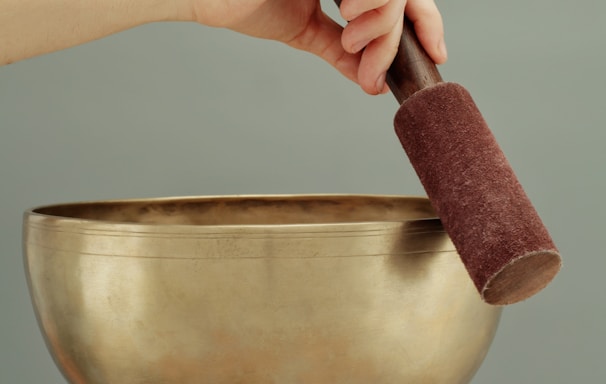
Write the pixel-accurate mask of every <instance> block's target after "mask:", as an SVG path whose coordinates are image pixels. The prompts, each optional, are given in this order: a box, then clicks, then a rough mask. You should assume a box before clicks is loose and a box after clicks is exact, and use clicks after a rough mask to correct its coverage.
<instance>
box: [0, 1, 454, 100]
mask: <svg viewBox="0 0 606 384" xmlns="http://www.w3.org/2000/svg"><path fill="white" fill-rule="evenodd" d="M340 10H341V16H342V17H343V18H344V19H345V20H347V21H348V23H347V24H346V27H345V29H343V27H341V26H340V25H339V24H337V23H336V22H335V21H333V20H332V19H330V18H329V17H328V16H326V15H325V14H324V12H323V11H322V9H321V7H320V2H319V0H0V65H4V64H10V63H12V62H16V61H19V60H23V59H26V58H29V57H33V56H37V55H41V54H44V53H48V52H53V51H57V50H61V49H65V48H69V47H72V46H75V45H79V44H83V43H86V42H88V41H92V40H96V39H100V38H102V37H105V36H108V35H111V34H113V33H117V32H120V31H123V30H126V29H130V28H133V27H136V26H139V25H143V24H147V23H152V22H159V21H189V22H197V23H200V24H204V25H207V26H212V27H221V28H227V29H231V30H233V31H236V32H240V33H243V34H246V35H250V36H254V37H258V38H264V39H271V40H276V41H280V42H283V43H285V44H287V45H289V46H291V47H293V48H297V49H301V50H304V51H307V52H310V53H313V54H315V55H317V56H319V57H321V58H322V59H324V60H325V61H327V62H328V63H329V64H330V65H332V66H333V67H335V68H336V69H337V70H338V71H339V72H341V73H342V74H343V75H344V76H346V77H347V78H349V79H351V80H353V81H355V82H357V83H358V84H359V85H360V86H361V87H362V89H363V90H364V91H365V92H367V93H369V94H379V93H384V92H386V91H387V87H386V86H385V72H386V71H387V68H388V67H389V65H390V64H391V62H392V61H393V58H394V56H395V54H396V50H397V45H398V41H399V39H400V36H401V35H402V21H403V17H404V14H406V17H407V18H409V19H410V20H411V21H412V22H413V23H414V25H415V30H416V32H417V35H418V37H419V40H420V41H421V43H422V45H423V47H424V48H425V50H426V51H427V53H428V54H429V56H430V57H431V58H432V59H433V60H434V61H435V62H436V63H437V64H441V63H444V62H445V61H446V58H447V54H446V48H445V44H444V37H443V36H444V30H443V24H442V18H441V16H440V13H439V11H438V9H437V7H436V5H435V3H434V1H433V0H343V1H342V3H341V7H340Z"/></svg>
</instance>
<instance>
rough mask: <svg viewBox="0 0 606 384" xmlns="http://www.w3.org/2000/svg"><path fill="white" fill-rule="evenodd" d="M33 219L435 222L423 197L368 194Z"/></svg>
mask: <svg viewBox="0 0 606 384" xmlns="http://www.w3.org/2000/svg"><path fill="white" fill-rule="evenodd" d="M32 213H33V214H38V215H48V216H56V217H63V218H75V219H85V220H94V221H111V222H122V223H140V224H177V225H296V224H326V223H353V222H402V221H410V220H419V219H428V218H435V217H436V215H435V213H434V211H433V209H432V208H431V205H430V204H429V202H428V200H427V199H425V198H422V197H404V196H368V195H347V196H340V195H309V196H294V195H285V196H216V197H183V198H167V199H141V200H121V201H103V202H83V203H71V204H59V205H52V206H46V207H40V208H36V209H33V210H32Z"/></svg>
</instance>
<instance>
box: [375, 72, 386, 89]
mask: <svg viewBox="0 0 606 384" xmlns="http://www.w3.org/2000/svg"><path fill="white" fill-rule="evenodd" d="M384 89H385V73H382V74H381V75H380V76H379V78H378V79H377V93H383V90H384Z"/></svg>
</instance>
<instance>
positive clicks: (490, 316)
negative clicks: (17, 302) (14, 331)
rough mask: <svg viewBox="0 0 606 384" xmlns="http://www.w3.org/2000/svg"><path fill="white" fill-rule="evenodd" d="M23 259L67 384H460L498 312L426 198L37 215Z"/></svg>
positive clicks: (112, 207) (235, 200) (190, 203)
mask: <svg viewBox="0 0 606 384" xmlns="http://www.w3.org/2000/svg"><path fill="white" fill-rule="evenodd" d="M24 249H25V264H26V271H27V276H28V283H29V288H30V293H31V296H32V301H33V304H34V307H35V312H36V315H37V317H38V323H39V325H40V328H41V330H42V334H43V335H44V337H45V340H46V344H47V346H48V349H49V351H50V353H51V355H52V356H53V358H54V360H55V362H56V364H57V366H58V367H59V368H60V370H61V371H62V373H63V375H64V376H65V377H66V379H67V380H68V381H69V382H71V383H86V384H93V383H103V384H107V383H129V384H131V383H162V384H173V383H175V384H177V383H178V384H188V383H192V384H194V383H195V384H200V383H209V384H236V383H247V384H261V383H262V384H271V383H279V384H291V383H293V384H294V383H302V384H303V383H304V384H329V383H330V384H339V383H341V384H357V383H359V384H369V383H377V384H394V383H415V384H419V383H447V384H454V383H466V382H469V380H471V377H472V376H473V374H474V373H475V372H476V370H477V369H478V367H479V366H480V364H481V362H482V360H483V359H484V357H485V355H486V353H487V351H488V348H489V346H490V343H491V341H492V339H493V336H494V334H495V331H496V328H497V324H498V321H499V317H500V313H501V310H500V308H499V307H494V306H490V305H488V304H485V303H484V302H483V301H482V300H481V299H480V296H479V294H478V293H477V291H476V289H475V287H474V285H473V283H472V281H471V279H470V278H469V276H468V275H467V272H466V270H465V269H464V267H463V264H462V263H461V261H460V260H459V257H458V254H457V253H456V251H455V250H454V247H453V245H452V243H451V242H450V240H449V238H448V236H447V235H446V233H445V232H444V230H443V228H442V226H441V224H440V222H439V220H438V219H436V218H435V214H434V212H433V211H432V209H431V207H430V204H429V202H428V201H427V200H426V199H425V198H414V197H404V196H399V197H398V196H366V195H364V196H362V195H309V196H297V195H295V196H233V197H188V198H166V199H142V200H121V201H103V202H86V203H74V204H62V205H54V206H46V207H41V208H37V209H33V210H30V211H27V212H26V213H25V217H24Z"/></svg>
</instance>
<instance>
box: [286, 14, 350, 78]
mask: <svg viewBox="0 0 606 384" xmlns="http://www.w3.org/2000/svg"><path fill="white" fill-rule="evenodd" d="M342 32H343V27H341V26H340V25H339V24H338V23H337V22H335V21H334V20H333V19H331V18H330V17H329V16H328V15H326V14H325V13H324V12H323V11H322V10H321V9H320V7H318V8H317V10H316V12H315V13H314V14H312V15H311V17H310V18H309V21H308V23H307V25H306V26H305V28H304V29H303V30H302V31H301V33H299V34H298V35H297V36H295V37H294V38H293V39H292V40H290V41H287V42H286V43H287V44H288V45H289V46H291V47H293V48H296V49H301V50H303V51H307V52H310V53H312V54H314V55H316V56H318V57H320V58H322V59H324V60H325V61H326V62H328V63H329V64H330V65H332V66H333V67H334V68H336V69H337V70H338V71H339V72H341V73H342V74H343V75H344V76H345V77H347V78H348V79H350V80H352V81H354V82H356V83H357V82H358V67H359V66H360V58H361V54H360V53H357V54H351V53H348V52H346V51H345V49H344V48H343V45H342V44H341V34H342Z"/></svg>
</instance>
